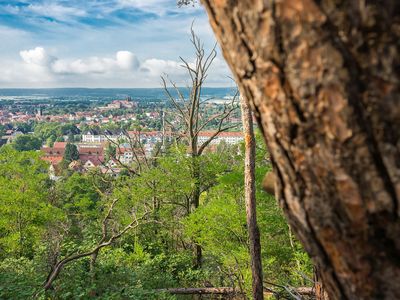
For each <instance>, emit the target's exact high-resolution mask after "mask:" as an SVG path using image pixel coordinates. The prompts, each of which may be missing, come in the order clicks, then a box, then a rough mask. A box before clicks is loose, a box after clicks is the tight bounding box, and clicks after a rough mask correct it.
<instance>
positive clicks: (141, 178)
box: [0, 125, 311, 300]
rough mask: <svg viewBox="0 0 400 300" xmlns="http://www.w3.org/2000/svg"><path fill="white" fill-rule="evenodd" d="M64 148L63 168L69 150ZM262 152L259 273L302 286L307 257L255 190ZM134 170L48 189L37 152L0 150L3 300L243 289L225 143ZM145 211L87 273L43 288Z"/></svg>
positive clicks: (239, 191)
mask: <svg viewBox="0 0 400 300" xmlns="http://www.w3.org/2000/svg"><path fill="white" fill-rule="evenodd" d="M40 126H42V125H40ZM45 127H46V126H44V127H42V129H41V130H40V131H43V132H44V131H45ZM48 128H51V126H49V127H48ZM50 131H51V130H50ZM50 131H49V132H50ZM49 139H50V140H51V141H52V140H53V138H52V137H49ZM69 145H70V146H67V147H68V148H70V149H68V152H69V154H68V159H70V160H72V159H73V156H74V155H76V153H75V154H73V153H74V152H75V151H74V149H73V147H71V146H73V145H72V144H69ZM110 151H113V149H111V150H110ZM66 152H67V151H66ZM266 153H267V152H266V150H265V149H264V148H263V147H261V144H259V148H258V151H257V171H256V178H257V210H258V223H259V227H260V232H261V242H262V258H263V268H264V276H265V279H266V280H268V281H271V282H275V283H277V284H285V285H286V284H290V285H292V286H299V285H306V284H307V282H304V278H303V275H301V274H306V275H308V276H310V274H311V265H310V262H309V259H308V257H307V255H306V254H305V253H304V251H303V250H302V249H301V247H300V245H299V243H298V242H297V241H295V240H294V239H293V237H292V236H291V235H290V232H289V228H288V225H287V224H286V222H285V220H284V218H283V216H282V212H281V210H280V208H279V207H278V205H277V203H276V201H275V199H274V198H273V197H271V196H269V195H267V194H265V193H264V192H262V191H261V186H260V185H261V180H262V178H263V176H264V174H265V173H266V172H268V171H270V166H269V162H268V156H267V155H266ZM66 156H67V155H66ZM66 159H67V158H66ZM194 163H195V165H196V166H199V167H200V168H199V178H200V180H199V181H197V180H196V179H195V178H194V177H193V168H194V167H193V166H194ZM136 167H137V170H138V174H133V173H132V172H129V171H125V173H124V175H123V176H119V177H117V178H114V177H110V176H107V175H104V174H101V173H100V172H99V171H92V172H88V173H85V174H81V173H77V172H76V173H73V172H70V173H65V174H64V176H63V178H62V179H61V180H59V181H57V182H51V181H50V180H49V179H48V175H47V170H48V165H47V164H46V163H45V162H43V161H41V160H40V153H38V152H35V151H24V152H19V151H16V150H15V149H14V148H13V147H10V146H4V147H3V148H1V149H0V186H1V187H2V188H1V189H0V215H1V218H0V299H3V298H4V299H29V298H31V297H32V295H34V294H35V295H36V296H37V298H38V299H90V298H96V299H166V300H167V299H168V300H170V299H176V298H178V297H175V296H172V295H169V294H163V293H159V292H157V291H155V290H156V289H162V288H170V287H193V286H204V285H206V284H210V283H211V284H212V285H213V286H222V285H226V286H231V285H232V284H235V285H236V286H242V287H243V288H244V289H245V290H246V291H249V289H250V287H251V277H250V276H251V272H250V264H249V261H250V257H249V253H248V240H247V229H246V215H245V205H244V197H243V153H238V149H237V147H236V148H235V147H231V146H229V145H226V144H225V145H220V146H219V147H218V149H217V152H216V153H205V154H204V155H202V156H201V157H197V158H195V161H193V158H192V157H191V156H189V155H187V153H186V147H185V146H184V145H175V144H172V145H170V146H169V147H168V149H167V153H165V154H164V156H162V157H158V158H157V159H149V160H148V161H147V162H144V161H143V162H141V164H140V166H139V165H138V166H136ZM197 186H198V187H200V194H201V196H200V206H199V208H197V209H195V210H194V208H193V205H192V203H191V197H192V194H193V190H194V187H197ZM112 203H114V206H113V209H112V211H111V213H110V214H109V215H108V211H109V209H110V207H111V205H112ZM145 211H148V214H147V215H146V217H145V218H144V219H142V220H140V221H139V226H138V227H136V228H135V229H131V230H128V231H127V232H126V233H125V234H123V235H122V236H121V237H120V238H119V239H118V240H116V241H115V242H114V243H113V244H112V245H111V246H108V247H104V248H103V249H102V250H101V251H100V252H99V255H98V257H97V260H96V262H95V263H94V264H91V261H90V257H85V258H82V259H78V260H75V261H73V262H70V263H68V264H66V265H65V268H64V269H63V270H62V272H61V273H60V275H59V277H58V278H57V279H56V280H55V281H54V283H53V288H52V289H51V290H49V291H44V290H43V288H42V284H43V281H44V280H45V279H46V277H47V276H48V272H49V270H50V269H51V266H53V265H54V263H55V262H56V261H58V260H60V259H62V258H64V257H66V256H68V255H70V254H71V253H83V252H86V251H89V250H91V249H93V247H94V246H95V245H97V243H98V242H99V241H100V240H101V238H102V235H103V234H104V232H105V235H106V237H107V238H109V237H110V236H111V235H112V234H115V233H116V232H119V231H120V230H121V229H122V228H125V226H127V225H128V224H130V223H131V222H132V220H133V219H134V216H138V217H140V216H142V215H143V214H144V212H145ZM106 216H108V217H107V221H106V223H104V220H105V217H106ZM104 224H107V226H106V227H107V228H106V229H104ZM195 242H196V243H198V244H200V245H201V247H202V249H203V255H204V261H203V265H202V267H201V268H195V267H194V261H195V257H194V243H195ZM179 299H182V298H179ZM184 299H186V298H184Z"/></svg>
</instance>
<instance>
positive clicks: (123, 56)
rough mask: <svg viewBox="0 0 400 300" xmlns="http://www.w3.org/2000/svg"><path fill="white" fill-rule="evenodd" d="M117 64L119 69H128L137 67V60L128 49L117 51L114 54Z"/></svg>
mask: <svg viewBox="0 0 400 300" xmlns="http://www.w3.org/2000/svg"><path fill="white" fill-rule="evenodd" d="M116 59H117V65H118V66H119V67H120V68H121V69H125V70H130V69H137V68H138V67H139V61H138V59H137V58H136V56H135V54H133V53H132V52H130V51H118V52H117V54H116Z"/></svg>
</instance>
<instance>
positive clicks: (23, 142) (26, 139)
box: [13, 134, 42, 151]
mask: <svg viewBox="0 0 400 300" xmlns="http://www.w3.org/2000/svg"><path fill="white" fill-rule="evenodd" d="M41 146H42V141H41V140H40V139H39V138H37V137H35V136H33V135H31V134H23V135H19V136H17V137H16V139H15V140H14V142H13V147H14V149H15V150H17V151H31V150H39V149H40V147H41Z"/></svg>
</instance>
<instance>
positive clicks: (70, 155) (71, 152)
mask: <svg viewBox="0 0 400 300" xmlns="http://www.w3.org/2000/svg"><path fill="white" fill-rule="evenodd" d="M78 159H79V151H78V147H77V146H76V145H74V144H71V143H68V144H67V145H66V146H65V152H64V157H63V160H64V161H65V162H67V163H70V162H71V161H74V160H78Z"/></svg>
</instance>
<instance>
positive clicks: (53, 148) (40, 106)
mask: <svg viewBox="0 0 400 300" xmlns="http://www.w3.org/2000/svg"><path fill="white" fill-rule="evenodd" d="M225 103H226V100H225V101H224V100H219V101H210V102H209V103H207V104H206V105H205V107H206V110H205V111H204V117H206V118H211V119H212V117H213V115H218V114H219V113H220V112H221V111H222V110H223V109H224V104H225ZM178 121H179V120H178V119H177V117H176V116H175V115H174V112H173V109H172V108H171V107H169V106H168V105H167V104H166V103H156V104H155V103H152V102H143V101H135V100H133V99H131V98H130V97H127V98H126V99H120V100H112V101H109V102H108V103H107V102H101V101H99V102H95V103H87V102H84V103H78V104H76V103H75V104H74V106H73V109H71V105H70V103H69V102H68V101H65V102H63V101H59V102H56V103H49V102H40V103H37V102H35V101H14V102H12V101H0V136H1V139H0V146H1V145H5V144H11V143H14V144H16V147H19V148H21V149H23V150H37V151H42V153H43V155H42V159H43V160H45V161H47V162H48V163H49V165H50V170H49V172H50V177H51V178H52V179H57V178H59V175H60V174H61V172H62V169H65V168H67V169H69V170H71V171H78V172H86V171H89V170H92V169H97V170H99V171H101V172H102V173H104V174H110V175H113V176H118V175H119V174H120V172H121V171H122V170H124V169H126V167H127V166H129V165H131V164H132V163H134V161H135V160H138V159H143V158H145V157H151V156H154V155H156V153H157V151H161V150H163V149H164V148H165V147H167V145H168V144H169V143H172V142H173V141H174V140H175V139H177V138H179V135H180V134H181V133H180V131H179V128H178V129H177V128H175V127H174V125H175V124H178ZM225 122H226V123H227V124H229V125H231V126H230V127H231V129H230V130H229V131H224V132H221V133H219V134H218V136H217V137H216V138H215V139H213V140H212V142H211V143H210V146H209V147H208V148H209V149H208V151H214V150H215V149H216V147H217V146H218V145H220V144H225V145H237V144H238V143H240V142H241V141H242V140H243V136H242V133H241V132H240V122H241V120H240V115H239V112H235V113H233V114H232V115H230V116H229V118H227V119H226V120H225ZM216 126H217V124H213V123H212V122H210V124H209V125H208V126H207V127H205V128H204V129H203V130H202V131H201V132H199V133H198V142H199V144H200V145H201V144H202V143H204V142H206V141H207V140H208V139H209V138H210V137H211V136H212V135H213V134H214V132H215V128H216ZM68 145H74V151H75V152H76V153H75V156H74V157H69V158H68V159H67V162H68V164H67V165H65V164H66V161H65V158H66V152H68V153H69V151H70V150H67V148H68V147H70V146H68ZM67 155H69V154H67Z"/></svg>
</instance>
